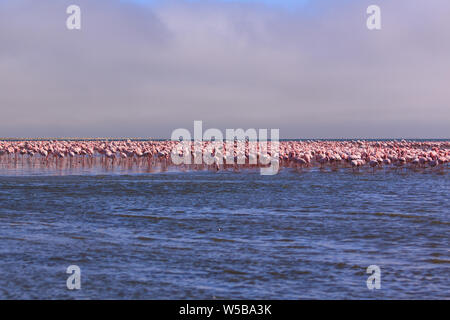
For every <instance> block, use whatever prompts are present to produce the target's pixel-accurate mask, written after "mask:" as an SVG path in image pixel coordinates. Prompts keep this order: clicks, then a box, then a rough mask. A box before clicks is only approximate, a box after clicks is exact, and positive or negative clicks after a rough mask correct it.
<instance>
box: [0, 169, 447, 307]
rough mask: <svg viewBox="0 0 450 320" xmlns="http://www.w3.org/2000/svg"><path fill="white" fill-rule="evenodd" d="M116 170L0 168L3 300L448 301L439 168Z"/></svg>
mask: <svg viewBox="0 0 450 320" xmlns="http://www.w3.org/2000/svg"><path fill="white" fill-rule="evenodd" d="M120 173H121V174H117V172H108V173H106V172H104V171H100V172H99V171H92V170H91V171H89V170H87V171H61V170H53V171H48V170H36V169H34V170H31V169H30V170H24V169H23V168H20V167H19V168H16V169H15V170H12V169H11V168H4V167H2V168H0V240H1V241H0V243H1V244H0V270H1V276H0V298H8V299H9V298H33V299H34V298H39V299H53V298H63V299H65V298H79V299H91V298H103V299H109V298H118V299H123V298H126V299H131V298H139V299H185V298H187V299H189V298H193V299H213V298H217V299H222V298H223V299H229V298H231V299H233V298H248V299H299V298H326V299H342V298H345V299H347V298H354V299H360V298H376V299H381V298H400V299H405V298H416V299H425V298H447V299H448V298H450V280H449V274H450V273H449V271H450V255H449V227H450V217H449V210H450V209H449V207H450V206H449V204H450V203H449V200H448V198H449V191H450V180H449V179H448V174H447V173H445V172H444V173H443V172H439V171H427V172H424V173H422V172H413V171H394V170H380V171H377V172H375V173H371V172H359V173H353V172H352V171H351V169H348V170H346V169H343V170H339V171H337V172H331V171H328V170H327V171H320V170H310V171H304V172H303V173H296V172H292V171H289V170H283V171H282V172H281V173H280V174H278V175H275V176H260V175H259V174H258V172H257V171H254V172H252V171H250V172H245V173H233V172H219V173H212V172H208V171H203V172H163V173H136V172H128V174H126V173H127V172H124V171H120ZM72 264H75V265H78V266H79V267H80V268H81V281H82V288H81V290H78V291H77V290H75V291H70V290H68V289H67V288H66V279H67V277H68V274H66V268H67V267H68V266H69V265H72ZM373 264H375V265H378V266H379V267H380V268H381V289H380V290H373V291H372V290H368V288H367V286H366V280H367V277H368V276H369V275H368V274H366V268H367V267H368V266H369V265H373Z"/></svg>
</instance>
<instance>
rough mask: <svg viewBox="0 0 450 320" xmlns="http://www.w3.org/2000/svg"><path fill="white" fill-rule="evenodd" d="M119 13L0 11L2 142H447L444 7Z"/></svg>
mask: <svg viewBox="0 0 450 320" xmlns="http://www.w3.org/2000/svg"><path fill="white" fill-rule="evenodd" d="M123 1H124V0H97V1H92V0H77V1H76V3H77V4H78V5H79V6H80V7H81V10H82V28H81V30H79V31H69V30H67V28H66V25H65V20H66V17H67V15H66V7H67V6H68V5H69V4H72V3H73V2H74V1H73V0H39V1H36V0H21V1H17V0H0V43H1V48H0V88H1V91H0V92H1V94H0V112H1V114H2V116H1V117H0V137H96V136H97V137H98V136H101V137H105V136H109V137H157V138H159V137H160V138H167V137H170V135H171V133H172V131H173V130H175V129H177V128H192V125H193V121H194V120H202V121H203V123H204V127H205V128H218V129H222V130H224V129H226V128H244V129H247V128H268V129H271V128H274V129H280V136H281V137H282V138H449V136H450V132H449V128H450V108H449V106H448V104H449V101H450V95H449V90H448V83H450V78H449V75H450V60H449V58H448V57H449V56H450V42H449V41H448V39H450V20H449V19H448V17H449V16H450V2H449V1H448V0H434V1H428V2H427V1H423V0H396V1H381V0H375V1H374V0H345V1H344V0H342V1H337V0H335V1H331V0H314V1H309V2H308V3H306V5H305V3H301V4H302V5H305V6H303V7H301V8H296V9H295V10H291V8H293V7H292V5H293V4H294V3H296V4H298V3H299V2H298V1H293V0H292V1H275V0H240V1H241V2H245V3H246V5H243V6H239V5H233V4H230V1H227V0H208V1H202V0H197V1H195V0H167V1H166V0H164V1H160V2H159V4H158V5H151V6H148V7H142V6H141V5H132V4H131V5H123ZM127 1H128V2H129V1H136V0H127ZM192 1H195V5H193V3H192ZM236 1H237V0H236ZM236 1H235V2H236ZM256 2H258V3H265V4H270V5H259V4H258V3H256ZM280 2H283V4H282V5H281V4H280ZM377 2H379V3H380V6H381V8H382V21H383V23H382V30H380V31H369V30H368V29H367V27H366V18H367V14H366V9H367V6H368V5H371V4H374V3H377ZM129 3H130V2H129ZM144 3H150V2H148V1H144ZM272 5H273V6H272ZM274 6H275V7H274ZM280 6H281V7H280ZM285 9H287V10H285Z"/></svg>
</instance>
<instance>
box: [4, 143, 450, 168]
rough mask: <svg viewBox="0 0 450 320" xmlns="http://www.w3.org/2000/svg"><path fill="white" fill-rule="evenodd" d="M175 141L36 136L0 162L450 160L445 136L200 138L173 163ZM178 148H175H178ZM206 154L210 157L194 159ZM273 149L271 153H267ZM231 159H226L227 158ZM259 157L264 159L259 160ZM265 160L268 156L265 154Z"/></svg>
mask: <svg viewBox="0 0 450 320" xmlns="http://www.w3.org/2000/svg"><path fill="white" fill-rule="evenodd" d="M177 145H179V142H177V141H157V140H148V141H137V140H133V141H132V140H113V141H109V140H103V141H101V140H90V141H89V140H78V141H72V140H69V141H60V140H46V141H43V140H39V141H33V140H29V141H8V140H5V141H0V164H3V166H4V165H8V164H17V163H18V162H22V163H23V162H25V163H28V164H31V165H32V164H35V163H38V164H39V165H40V167H45V166H63V165H64V166H71V167H73V166H85V165H90V166H92V165H98V164H101V165H102V166H109V167H114V166H117V165H128V166H131V165H137V166H147V167H152V166H155V165H159V166H161V165H162V167H163V168H167V167H170V166H178V167H181V168H184V169H186V168H189V169H194V170H200V169H212V170H226V169H227V168H234V169H235V170H239V169H240V168H256V167H263V166H267V164H268V161H267V158H269V159H270V157H273V156H276V157H277V158H278V160H279V167H280V168H294V169H297V170H301V169H303V168H308V167H320V168H323V169H325V168H331V169H339V168H353V170H360V168H371V169H372V170H377V169H381V168H395V169H398V168H410V169H426V168H432V169H433V168H435V169H441V170H444V169H445V168H448V164H449V163H450V141H405V140H402V141H396V140H392V141H360V140H356V141H355V140H352V141H349V140H348V141H322V140H320V141H317V140H315V141H295V140H292V141H280V142H278V143H277V144H276V148H278V151H279V152H275V150H274V151H273V152H272V150H271V149H273V148H272V147H271V142H267V144H266V146H267V147H266V148H262V147H261V145H260V144H259V143H258V142H252V141H234V142H231V143H228V144H227V143H218V142H214V145H213V142H200V148H198V145H197V147H196V146H195V144H194V143H190V144H189V145H188V146H189V147H188V148H184V149H180V150H179V151H176V153H177V155H178V156H180V157H181V156H183V157H184V159H186V157H187V159H190V160H192V161H189V163H190V164H186V163H184V164H175V163H174V161H173V158H172V156H171V153H172V152H173V150H174V148H175V147H176V146H177ZM177 150H178V149H177ZM187 153H188V154H187ZM204 154H208V155H209V156H210V159H212V162H210V163H208V164H206V163H205V162H202V161H200V164H199V162H197V161H196V160H195V159H196V158H197V159H198V158H199V157H200V158H202V159H203V155H204ZM272 154H273V156H272ZM230 160H231V164H230ZM262 160H264V161H262ZM269 162H270V160H269Z"/></svg>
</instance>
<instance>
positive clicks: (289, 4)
mask: <svg viewBox="0 0 450 320" xmlns="http://www.w3.org/2000/svg"><path fill="white" fill-rule="evenodd" d="M122 1H125V2H136V3H140V4H152V3H155V2H163V1H164V0H122ZM186 1H187V2H189V1H191V2H202V1H203V2H207V1H205V0H186ZM219 1H222V2H237V3H239V2H242V3H261V4H265V5H270V6H279V7H284V8H296V7H302V6H304V5H305V4H307V3H309V2H310V1H311V0H219Z"/></svg>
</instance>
